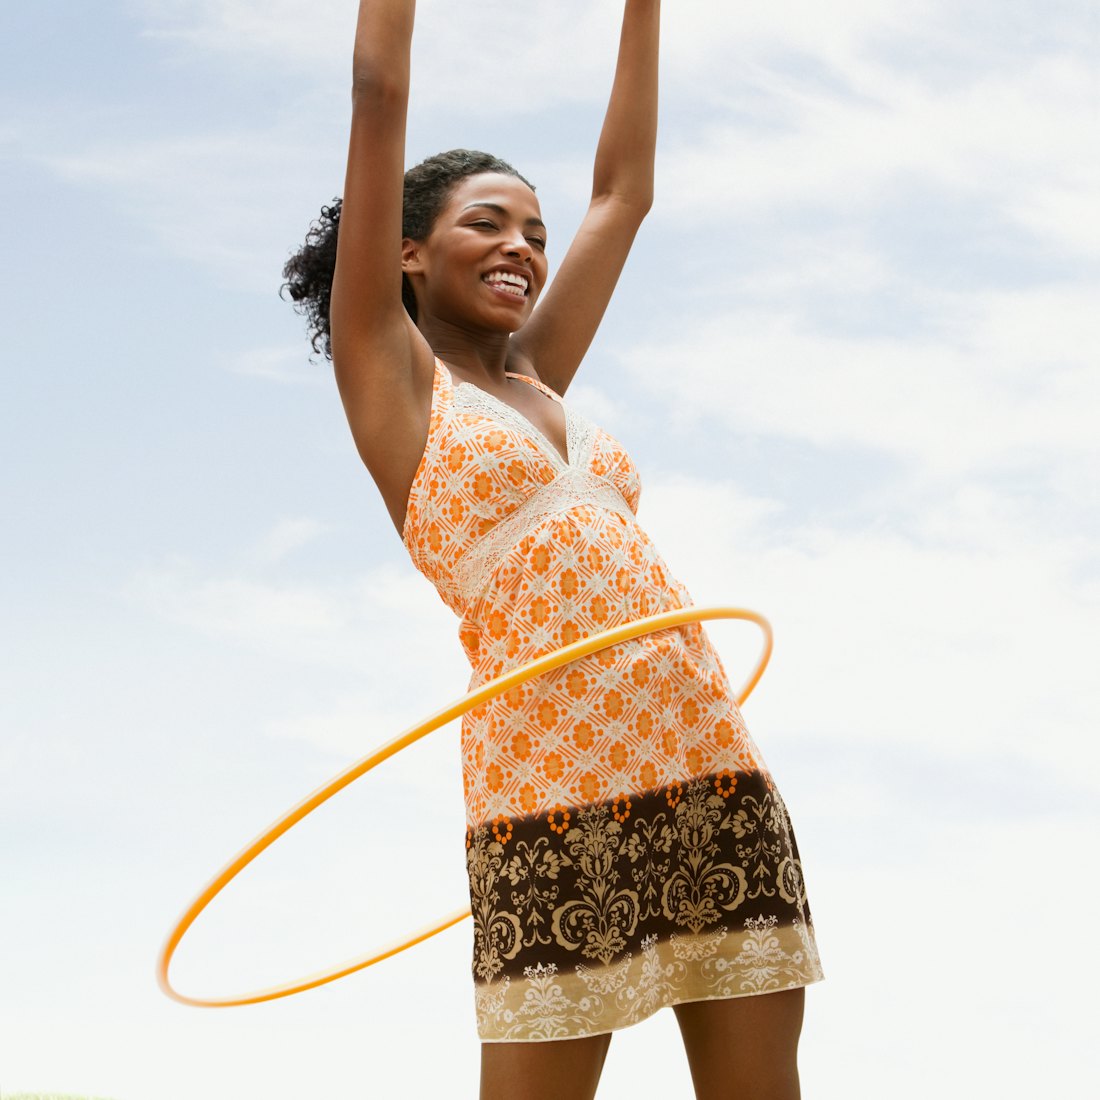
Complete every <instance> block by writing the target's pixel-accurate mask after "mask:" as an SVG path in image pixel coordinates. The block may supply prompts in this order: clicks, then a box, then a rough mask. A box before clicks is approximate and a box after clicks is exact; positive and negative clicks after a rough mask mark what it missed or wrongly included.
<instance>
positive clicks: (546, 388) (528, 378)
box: [504, 370, 565, 405]
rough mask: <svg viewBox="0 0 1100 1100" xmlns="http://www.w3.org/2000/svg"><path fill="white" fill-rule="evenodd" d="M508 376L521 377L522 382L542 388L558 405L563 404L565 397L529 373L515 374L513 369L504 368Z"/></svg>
mask: <svg viewBox="0 0 1100 1100" xmlns="http://www.w3.org/2000/svg"><path fill="white" fill-rule="evenodd" d="M504 373H505V374H506V375H507V376H508V377H509V378H522V379H523V380H524V382H530V383H531V385H532V386H536V387H537V388H538V389H540V390H542V392H543V393H544V394H546V396H547V397H549V398H552V399H553V400H554V401H556V402H557V403H558V404H559V405H564V404H565V399H564V398H563V397H562V396H561V394H559V393H555V392H554V391H553V390H552V389H551V388H550V387H549V386H548V385H546V383H545V382H540V381H539V380H538V379H537V378H532V377H531V376H530V375H529V374H516V373H515V372H514V371H510V370H506V371H505V372H504Z"/></svg>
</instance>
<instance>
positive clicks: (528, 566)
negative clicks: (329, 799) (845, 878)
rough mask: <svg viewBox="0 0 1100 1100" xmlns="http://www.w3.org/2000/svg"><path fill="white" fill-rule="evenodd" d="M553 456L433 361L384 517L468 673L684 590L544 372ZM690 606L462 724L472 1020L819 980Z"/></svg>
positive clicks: (768, 820)
mask: <svg viewBox="0 0 1100 1100" xmlns="http://www.w3.org/2000/svg"><path fill="white" fill-rule="evenodd" d="M509 377H511V378H521V379H523V380H524V381H525V382H529V383H530V384H531V385H533V386H535V387H536V388H537V389H539V390H540V391H541V392H542V393H543V394H544V395H545V396H546V397H547V398H549V399H551V400H554V401H556V402H557V403H558V404H559V405H560V406H561V408H562V410H563V413H564V416H565V423H566V429H567V431H566V434H567V443H568V447H567V454H566V455H565V456H562V455H561V453H560V452H559V451H558V450H557V448H556V447H555V446H554V445H553V444H552V443H551V442H550V440H549V439H547V437H546V436H545V435H543V433H542V432H540V431H539V430H538V429H537V428H536V427H535V426H534V425H533V424H532V423H531V422H530V421H529V420H528V419H527V418H526V417H525V416H523V414H522V413H520V412H518V411H517V410H516V409H514V408H512V406H510V405H508V404H507V403H505V402H503V401H500V400H498V399H497V398H496V397H494V396H493V395H492V394H489V393H487V392H486V391H484V390H482V389H481V388H480V387H477V386H474V385H472V384H470V383H468V382H460V383H458V384H457V385H456V384H455V382H454V380H453V378H452V376H451V373H450V371H448V369H447V368H446V366H445V365H444V364H443V363H442V361H441V360H439V359H437V360H436V366H435V379H434V383H433V391H432V408H431V421H430V426H429V429H428V438H427V443H426V446H425V449H424V455H423V457H422V458H421V461H420V464H419V466H418V468H417V471H416V474H415V476H414V478H413V483H412V488H411V491H410V495H409V503H408V512H407V515H406V518H405V525H404V529H403V534H402V541H403V542H404V544H405V547H406V549H407V550H408V552H409V555H410V556H411V558H412V561H413V563H414V565H415V566H416V568H417V569H418V570H419V571H420V572H421V573H423V574H424V575H425V576H426V577H427V578H428V580H429V581H431V583H432V584H433V585H434V587H435V588H436V590H437V592H438V593H439V595H440V597H441V598H442V599H443V601H444V602H445V603H446V604H447V606H448V607H450V608H451V609H452V610H453V611H454V612H455V614H456V615H457V616H458V617H459V618H460V620H461V622H460V625H459V638H460V640H461V643H462V646H463V649H464V651H465V653H466V656H467V658H468V659H469V662H470V666H471V669H472V675H471V678H470V684H469V686H470V688H471V689H472V688H474V687H476V686H477V685H479V684H482V683H485V682H486V681H487V680H491V679H493V678H495V677H496V676H498V675H500V674H501V673H502V672H506V671H508V670H509V669H512V668H516V667H518V666H519V665H521V664H525V663H526V662H528V661H530V660H532V659H533V658H535V657H538V656H541V655H543V654H546V653H549V652H552V651H554V650H557V649H560V648H561V647H562V646H563V645H567V644H568V643H570V642H573V641H576V640H577V639H579V638H585V637H589V636H591V635H592V634H596V633H599V632H600V631H602V630H606V629H609V628H611V627H612V626H615V625H617V624H620V623H626V622H630V621H632V620H635V619H638V618H641V617H643V616H647V615H654V614H656V613H658V612H660V611H668V610H672V609H675V608H680V607H690V606H692V602H691V597H690V596H689V595H688V592H687V590H686V588H685V587H684V586H683V585H682V584H681V583H680V582H679V581H677V580H676V579H675V578H674V577H673V576H672V575H671V573H670V572H669V570H668V567H667V566H666V565H665V563H664V562H663V561H662V559H661V557H660V555H659V554H658V553H657V550H656V549H655V547H654V545H653V543H652V542H651V541H650V539H649V538H648V536H647V535H646V534H645V532H644V531H643V530H642V528H641V527H639V525H638V523H637V520H636V518H635V512H636V509H637V507H638V499H639V496H640V493H641V485H640V482H639V478H638V471H637V469H636V468H635V466H634V463H633V462H632V461H631V459H630V456H629V455H628V454H627V452H626V451H625V449H624V448H623V446H622V445H621V444H620V443H619V442H618V441H617V440H615V439H613V438H612V437H611V436H610V435H609V434H608V433H607V432H605V431H603V430H602V429H600V428H598V427H596V426H595V425H594V424H592V423H591V422H589V421H588V420H587V419H585V418H584V417H583V416H581V415H580V414H579V413H577V412H576V411H575V410H574V409H572V408H570V407H569V406H568V405H566V404H565V402H564V401H563V400H562V398H561V397H560V396H559V395H557V394H556V393H554V391H553V390H551V389H550V388H549V387H548V386H546V385H544V384H543V383H541V382H538V381H536V380H535V379H533V378H529V377H527V376H526V375H519V374H512V373H509ZM734 699H735V696H734V693H733V691H732V690H731V688H730V684H729V681H728V679H727V677H726V673H725V670H724V669H723V667H722V663H721V661H720V660H719V658H718V655H717V653H716V652H715V650H714V649H713V647H712V646H711V643H710V640H709V638H708V637H707V636H706V634H705V633H704V631H703V629H702V626H701V625H700V624H699V623H688V624H685V625H683V626H678V627H672V628H669V629H666V630H661V631H659V632H656V633H653V634H649V635H646V636H643V637H641V638H636V639H632V640H630V641H626V642H620V643H617V644H616V645H614V646H611V647H609V648H607V649H604V650H602V651H600V652H598V653H593V654H589V655H588V656H586V657H583V658H580V659H578V660H576V661H574V662H572V663H570V664H568V665H564V666H562V667H560V668H557V669H554V670H553V671H551V672H549V673H544V674H543V675H542V676H539V677H536V678H535V679H533V680H529V681H528V682H527V683H525V684H521V685H519V686H518V687H514V688H512V689H511V690H510V691H509V692H507V693H506V694H504V695H501V696H498V697H497V698H496V699H491V700H489V701H487V702H485V703H482V704H481V705H480V706H478V707H476V708H474V709H473V710H471V711H469V712H468V713H467V714H466V715H464V716H463V719H462V740H461V744H462V775H463V786H464V791H465V803H466V824H467V830H466V860H467V869H468V872H469V881H470V904H471V908H472V911H473V927H474V957H473V976H474V986H475V1004H476V1010H477V1026H478V1033H479V1036H480V1038H481V1039H482V1040H483V1041H486V1042H499V1041H532V1040H545V1039H566V1038H574V1037H578V1036H583V1035H594V1034H599V1033H601V1032H607V1031H612V1030H614V1029H616V1028H620V1027H625V1026H627V1025H629V1024H633V1023H636V1022H637V1021H639V1020H642V1019H644V1018H645V1017H647V1016H649V1015H651V1014H652V1013H653V1012H655V1011H657V1010H658V1009H659V1008H661V1007H663V1006H665V1005H672V1004H678V1003H680V1002H683V1001H699V1000H707V999H712V998H727V997H741V996H746V995H751V994H759V993H767V992H770V991H773V990H778V989H788V988H793V987H796V986H804V985H809V984H810V983H812V982H815V981H818V980H819V979H820V978H821V977H822V972H821V966H820V962H819V960H818V954H817V948H816V944H815V940H814V931H813V924H812V921H811V917H810V910H809V906H808V904H807V901H806V892H805V888H804V885H803V878H802V868H801V864H800V862H799V858H798V849H797V846H796V844H795V839H794V834H793V832H792V831H791V825H790V820H789V817H788V815H787V810H786V807H785V805H784V803H783V801H782V799H781V798H780V795H779V792H778V790H777V789H776V787H775V785H774V783H773V781H772V778H771V776H770V774H769V772H768V771H767V768H766V767H765V765H764V762H763V759H762V758H761V755H760V753H759V751H758V749H757V748H756V745H755V744H754V743H753V741H752V739H751V737H750V736H749V733H748V731H747V730H746V728H745V724H744V722H743V721H742V718H741V714H740V712H739V710H738V708H737V704H736V702H735V701H734Z"/></svg>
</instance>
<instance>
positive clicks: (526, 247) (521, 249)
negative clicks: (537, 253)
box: [500, 229, 534, 260]
mask: <svg viewBox="0 0 1100 1100" xmlns="http://www.w3.org/2000/svg"><path fill="white" fill-rule="evenodd" d="M500 247H501V250H502V251H503V252H505V253H507V254H508V255H509V256H516V257H518V258H520V259H522V260H529V259H530V258H531V256H532V255H533V254H534V249H533V248H532V247H531V242H530V241H529V240H528V239H527V238H526V237H525V236H524V235H523V234H522V233H520V232H519V230H518V229H517V230H516V231H515V233H514V234H512V233H509V234H507V235H506V236H505V239H504V240H503V241H501V245H500Z"/></svg>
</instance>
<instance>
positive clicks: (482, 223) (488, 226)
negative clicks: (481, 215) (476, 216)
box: [470, 221, 496, 229]
mask: <svg viewBox="0 0 1100 1100" xmlns="http://www.w3.org/2000/svg"><path fill="white" fill-rule="evenodd" d="M470 224H471V225H472V226H475V227H476V228H478V229H496V225H495V224H494V223H493V222H489V221H477V222H470Z"/></svg>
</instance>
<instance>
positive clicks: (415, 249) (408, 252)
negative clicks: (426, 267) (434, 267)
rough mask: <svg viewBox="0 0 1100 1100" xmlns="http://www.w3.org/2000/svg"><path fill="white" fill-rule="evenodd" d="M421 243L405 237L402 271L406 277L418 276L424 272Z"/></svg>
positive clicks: (402, 249)
mask: <svg viewBox="0 0 1100 1100" xmlns="http://www.w3.org/2000/svg"><path fill="white" fill-rule="evenodd" d="M420 244H421V242H420V241H414V240H413V239H412V238H411V237H404V238H403V239H402V241H401V270H402V271H403V272H404V273H405V274H406V275H418V274H420V272H421V271H423V265H422V263H421V259H420Z"/></svg>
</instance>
